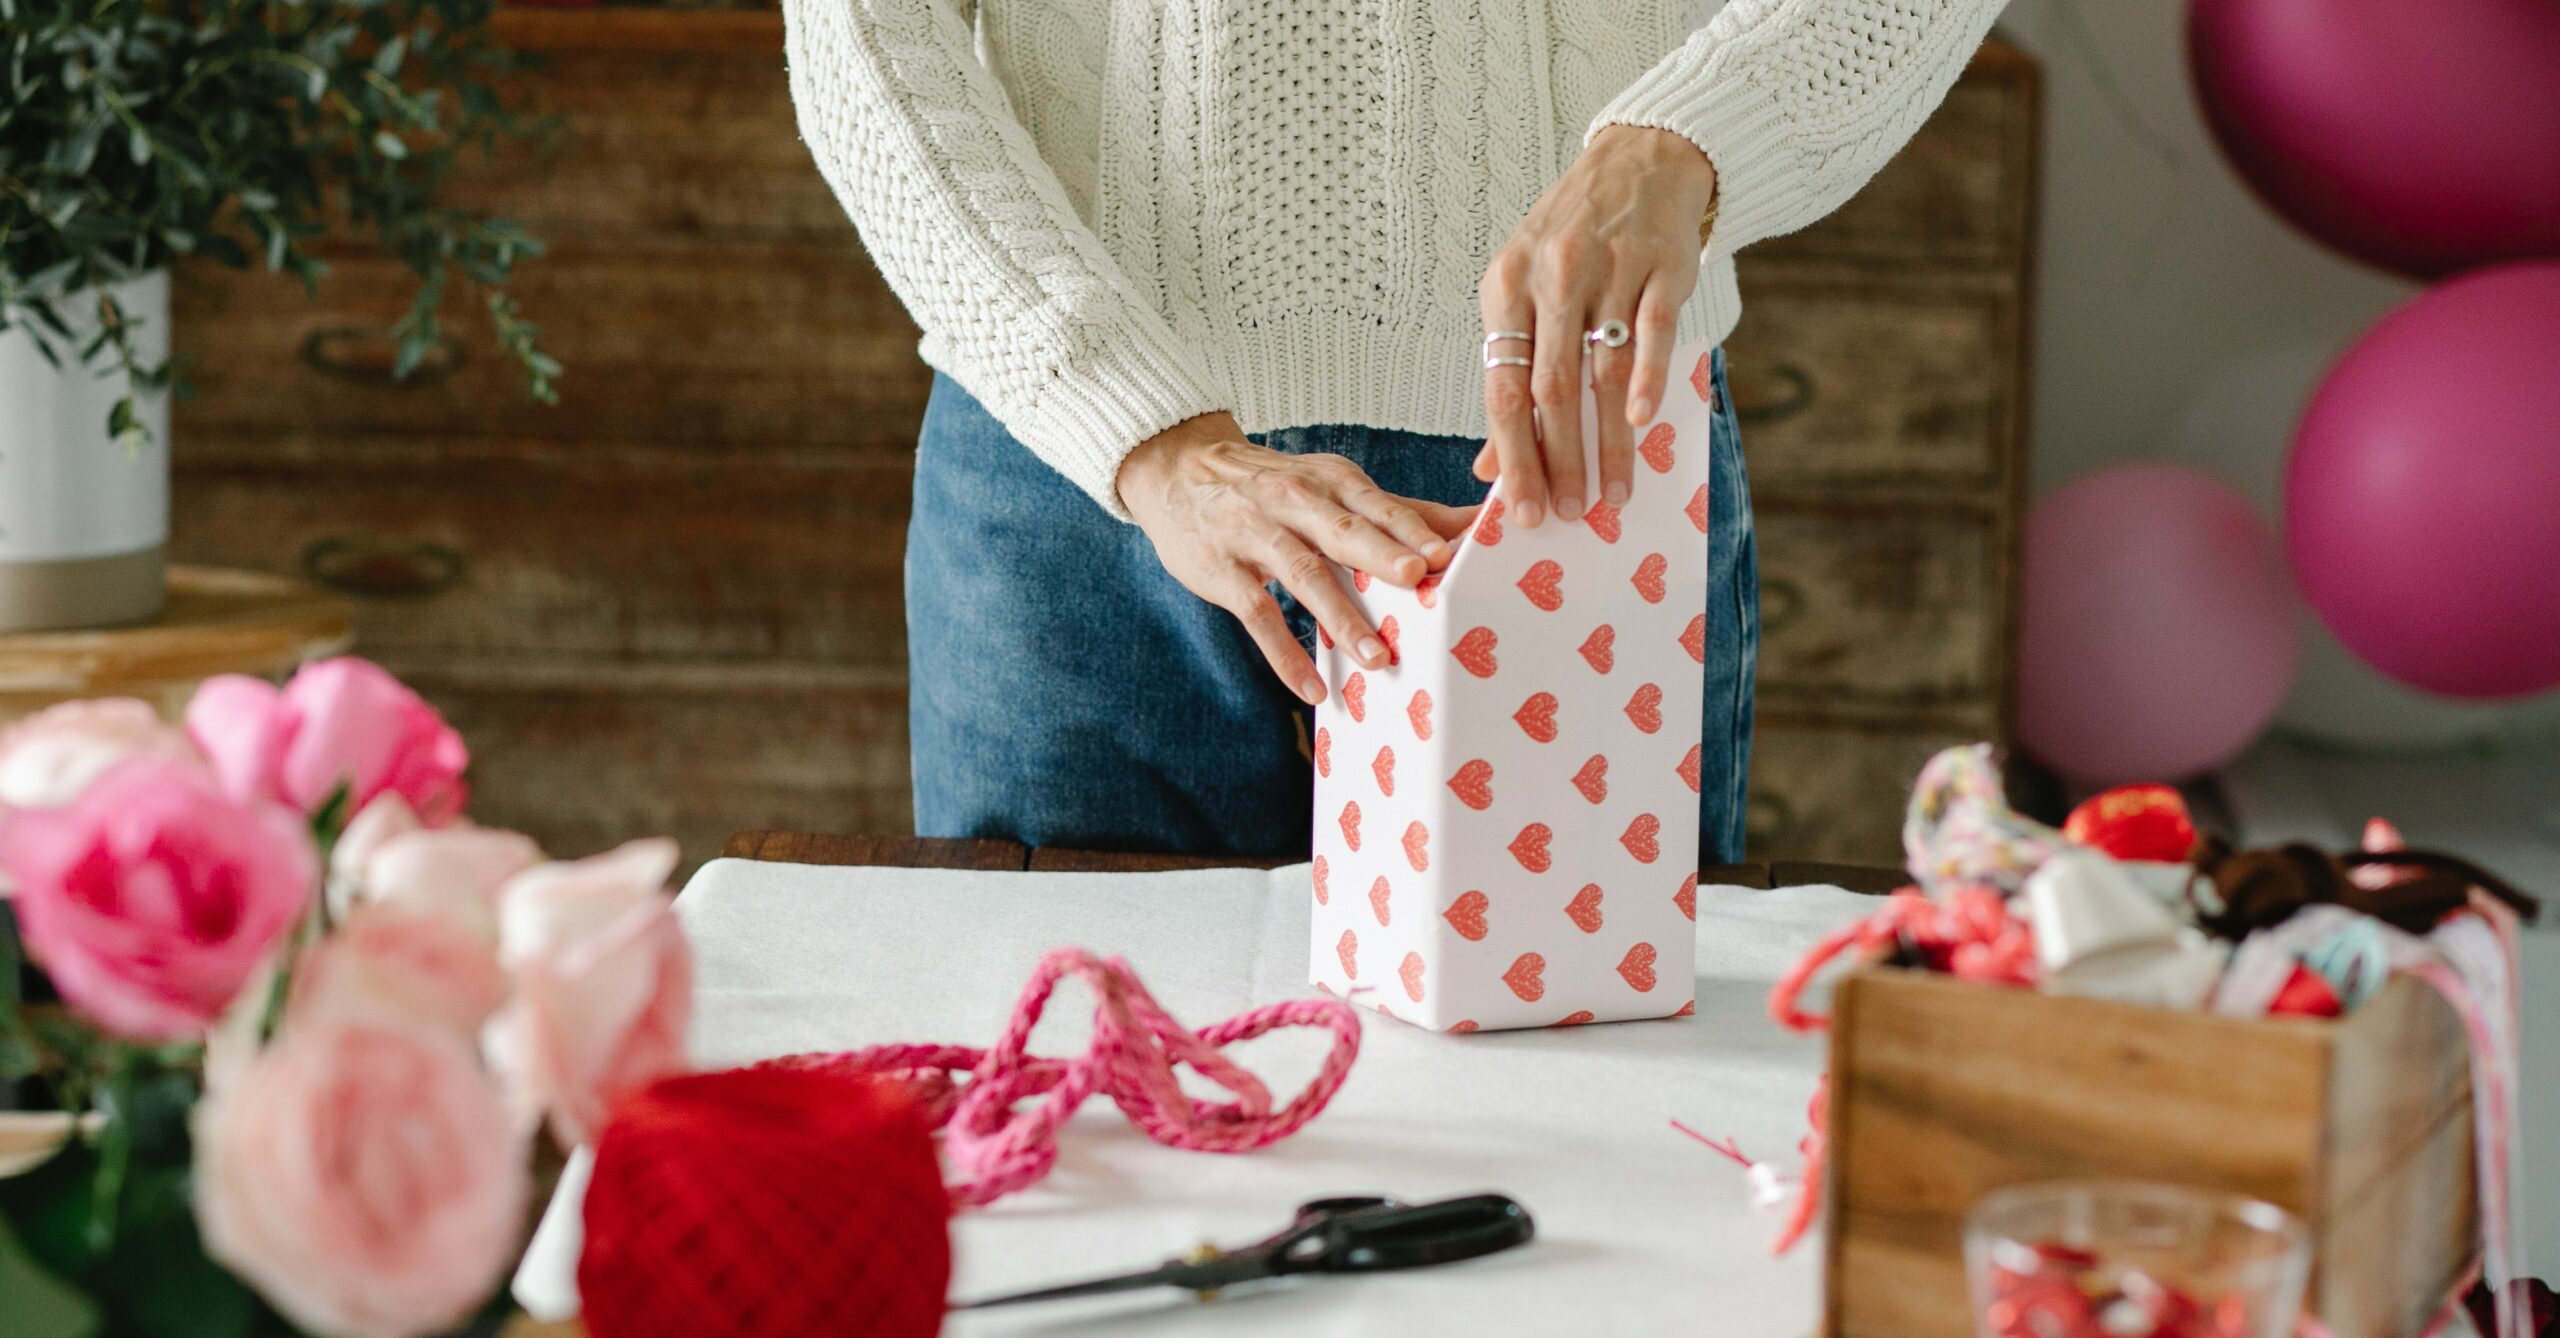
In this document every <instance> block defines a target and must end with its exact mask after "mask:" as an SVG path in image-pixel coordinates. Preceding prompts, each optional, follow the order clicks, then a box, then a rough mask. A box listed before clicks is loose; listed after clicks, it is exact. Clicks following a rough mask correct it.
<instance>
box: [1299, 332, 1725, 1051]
mask: <svg viewBox="0 0 2560 1338" xmlns="http://www.w3.org/2000/svg"><path fill="white" fill-rule="evenodd" d="M1712 352H1713V350H1712V348H1711V346H1709V345H1706V344H1693V345H1689V346H1687V347H1684V348H1682V349H1680V350H1678V351H1677V352H1675V353H1674V354H1673V362H1672V367H1673V371H1674V379H1673V381H1672V384H1671V390H1670V393H1669V394H1668V395H1667V396H1666V397H1665V398H1666V399H1667V401H1668V402H1667V403H1666V404H1665V405H1664V407H1663V410H1662V413H1661V415H1660V417H1659V418H1658V419H1656V420H1655V421H1654V422H1652V423H1649V424H1647V425H1646V426H1645V427H1644V428H1643V429H1642V430H1641V431H1639V432H1637V433H1636V434H1635V436H1636V441H1637V443H1638V445H1637V448H1636V464H1635V480H1634V486H1633V488H1632V490H1631V495H1630V497H1629V499H1628V502H1627V504H1626V506H1625V507H1624V508H1622V509H1613V508H1608V507H1599V508H1595V509H1593V510H1592V511H1591V512H1590V514H1589V515H1588V517H1587V518H1586V519H1584V520H1582V521H1578V522H1562V521H1557V520H1553V519H1550V520H1549V521H1547V522H1546V523H1545V524H1543V525H1540V526H1539V527H1537V528H1536V529H1524V528H1521V527H1520V526H1519V525H1517V524H1516V523H1512V522H1511V521H1510V520H1509V519H1508V517H1507V515H1506V512H1507V510H1508V506H1509V496H1508V492H1509V486H1510V483H1509V480H1507V479H1506V480H1504V481H1503V482H1502V483H1499V484H1497V485H1496V486H1495V488H1494V490H1493V492H1492V494H1491V496H1490V497H1489V498H1488V499H1487V500H1486V503H1485V506H1484V509H1483V511H1482V513H1481V514H1480V516H1479V517H1478V519H1477V522H1476V524H1475V527H1474V528H1473V529H1472V530H1471V531H1470V532H1469V533H1468V535H1467V536H1466V537H1465V538H1464V539H1463V540H1462V541H1460V543H1459V544H1458V551H1457V554H1456V556H1455V557H1454V558H1453V559H1452V560H1451V561H1450V563H1449V565H1448V567H1447V568H1446V570H1444V571H1443V572H1441V573H1439V574H1438V576H1437V577H1435V578H1432V579H1427V580H1425V581H1424V582H1423V583H1422V585H1421V586H1420V588H1418V589H1415V590H1405V589H1401V588H1398V587H1395V586H1391V585H1389V584H1387V583H1386V582H1384V581H1378V580H1373V579H1371V578H1369V577H1367V576H1365V575H1361V574H1358V573H1344V577H1345V580H1346V581H1347V582H1348V583H1349V584H1350V585H1351V586H1352V587H1353V589H1354V591H1355V597H1356V598H1357V600H1358V601H1359V603H1360V606H1361V608H1362V610H1363V611H1364V612H1365V613H1366V614H1367V615H1368V618H1369V620H1370V623H1371V625H1372V626H1375V627H1376V628H1377V629H1378V631H1379V633H1380V635H1381V636H1382V637H1383V638H1384V639H1385V640H1386V642H1387V643H1388V645H1389V646H1390V647H1391V648H1392V650H1393V661H1392V663H1390V664H1388V665H1386V666H1384V667H1382V668H1376V669H1369V668H1364V667H1362V666H1361V665H1360V663H1359V662H1358V661H1356V660H1354V659H1352V658H1351V657H1350V656H1349V655H1348V654H1347V653H1345V651H1344V649H1343V648H1341V647H1335V646H1331V645H1327V646H1326V647H1325V648H1324V653H1323V654H1322V655H1321V656H1320V659H1321V660H1322V668H1323V672H1324V676H1325V686H1326V688H1327V696H1326V699H1325V701H1324V703H1323V705H1321V706H1320V707H1318V708H1317V710H1316V713H1315V732H1314V735H1313V738H1312V751H1313V755H1314V761H1315V768H1316V782H1315V836H1314V841H1313V852H1314V897H1315V907H1314V915H1313V919H1312V924H1313V937H1312V940H1311V951H1312V957H1313V968H1312V974H1313V978H1314V981H1315V983H1316V984H1317V985H1318V986H1319V987H1321V988H1324V989H1327V990H1331V991H1332V992H1334V993H1336V994H1343V995H1349V994H1352V993H1353V992H1355V991H1357V992H1358V993H1359V997H1360V999H1361V1002H1363V1003H1369V1004H1373V1005H1375V1006H1376V1007H1377V1008H1378V1009H1380V1010H1381V1011H1383V1012H1385V1013H1387V1014H1389V1015H1390V1016H1393V1017H1397V1018H1400V1019H1403V1020H1405V1021H1408V1022H1412V1023H1416V1024H1418V1025H1421V1026H1424V1027H1429V1028H1432V1029H1433V1030H1438V1031H1475V1030H1488V1031H1489V1030H1495V1029H1499V1028H1508V1027H1542V1026H1554V1025H1559V1024H1573V1023H1582V1022H1605V1021H1611V1020H1616V1019H1624V1018H1641V1017H1662V1016H1666V1015H1671V1014H1679V1013H1686V1012H1689V1011H1691V1006H1692V994H1693V990H1694V982H1693V980H1692V977H1691V957H1692V943H1693V939H1694V936H1695V932H1696V931H1695V926H1694V920H1695V915H1696V894H1697V848H1698V787H1699V783H1700V776H1699V765H1700V759H1699V746H1698V743H1699V722H1700V718H1701V714H1702V702H1701V696H1702V694H1703V692H1704V690H1705V686H1704V673H1705V671H1704V667H1703V666H1704V662H1705V656H1706V618H1707V609H1706V585H1707V569H1706V568H1707V545H1706V527H1707V455H1708V440H1709V432H1710V428H1711V424H1712V420H1713V416H1714V414H1715V412H1716V408H1715V402H1714V401H1715V386H1714V377H1713V365H1712V362H1711V361H1710V359H1711V357H1712ZM1596 417H1597V415H1596V410H1595V408H1594V406H1593V404H1592V402H1591V399H1590V396H1589V395H1588V393H1587V392H1586V395H1585V402H1584V406H1583V441H1584V443H1585V455H1586V460H1585V464H1586V468H1590V469H1592V470H1594V471H1595V472H1594V474H1593V477H1597V474H1596V469H1597V464H1596V460H1594V459H1592V458H1591V457H1592V456H1593V455H1594V454H1595V447H1594V445H1593V443H1596V441H1597V439H1598V436H1597V432H1596V430H1595V429H1596Z"/></svg>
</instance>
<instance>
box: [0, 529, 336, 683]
mask: <svg viewBox="0 0 2560 1338" xmlns="http://www.w3.org/2000/svg"><path fill="white" fill-rule="evenodd" d="M354 641H355V614H354V611H353V610H352V609H351V608H349V607H348V605H347V604H346V602H345V601H343V600H340V599H337V598H335V597H333V596H330V595H325V594H322V593H321V592H320V591H318V590H316V589H313V588H312V587H311V586H308V585H305V584H303V583H302V582H300V581H295V580H289V579H287V578H285V577H281V576H268V575H263V574H261V573H258V572H249V571H229V570H225V569H222V568H217V567H171V568H170V569H169V604H168V607H167V608H165V609H163V610H162V611H161V614H160V616H159V617H158V618H156V619H153V620H152V621H150V622H147V623H143V624H140V625H138V626H133V627H113V628H105V629H101V630H98V631H93V632H29V633H24V634H21V635H16V636H0V722H6V721H10V720H15V719H17V718H19V717H21V716H25V715H29V714H32V713H34V712H36V711H38V710H41V709H43V708H44V707H47V706H51V705H53V704H54V703H55V702H63V701H70V700H73V699H75V698H80V697H140V698H141V699H143V700H144V701H147V702H150V703H151V704H152V705H153V706H155V707H157V708H158V709H159V711H160V713H161V714H163V715H166V716H170V717H172V718H175V716H176V715H177V714H178V712H179V711H181V710H183V709H184V708H185V706H186V703H187V697H188V695H189V694H191V693H193V692H194V691H195V688H196V684H198V683H201V682H203V681H204V680H206V679H208V678H211V677H213V676H214V675H215V674H257V675H262V676H263V675H274V674H281V673H285V672H288V671H290V670H292V669H293V668H294V667H296V666H298V665H300V664H302V663H303V662H304V661H307V660H314V659H319V658H321V657H323V656H327V655H335V654H337V653H338V652H340V651H343V650H345V649H346V648H347V647H348V646H349V645H351V644H353V643H354Z"/></svg>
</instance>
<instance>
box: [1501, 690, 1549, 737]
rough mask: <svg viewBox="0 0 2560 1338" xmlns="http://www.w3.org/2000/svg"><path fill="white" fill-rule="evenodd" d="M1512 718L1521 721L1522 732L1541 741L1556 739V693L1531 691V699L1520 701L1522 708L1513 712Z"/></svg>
mask: <svg viewBox="0 0 2560 1338" xmlns="http://www.w3.org/2000/svg"><path fill="white" fill-rule="evenodd" d="M1511 718H1512V719H1514V720H1517V721H1519V722H1520V730H1521V732H1522V733H1524V734H1527V735H1528V736H1529V737H1530V738H1533V739H1536V740H1537V741H1538V742H1540V743H1553V742H1555V741H1556V695H1555V694H1554V693H1552V692H1533V693H1530V694H1529V700H1527V701H1525V702H1522V703H1520V709H1519V710H1517V711H1514V712H1512V713H1511Z"/></svg>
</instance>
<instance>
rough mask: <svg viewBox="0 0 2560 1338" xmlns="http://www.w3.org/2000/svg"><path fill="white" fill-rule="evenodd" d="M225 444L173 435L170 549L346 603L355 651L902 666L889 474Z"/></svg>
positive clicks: (902, 533)
mask: <svg viewBox="0 0 2560 1338" xmlns="http://www.w3.org/2000/svg"><path fill="white" fill-rule="evenodd" d="M227 444H228V443H227V439H223V438H213V439H208V438H205V437H202V436H196V437H190V438H185V439H182V441H181V444H180V449H179V451H178V472H177V489H176V493H175V500H176V504H177V505H176V515H175V517H174V523H173V526H172V531H173V533H172V549H171V551H172V554H173V556H175V557H176V558H177V559H178V560H181V561H187V562H204V563H216V564H221V565H226V566H238V567H249V568H255V569H258V570H264V571H277V572H288V573H295V574H299V575H303V576H308V577H310V578H311V579H313V580H315V581H317V582H319V583H320V584H321V585H323V586H325V587H327V588H329V589H331V590H334V591H337V592H339V593H341V594H345V595H348V596H351V597H353V598H354V599H355V601H356V606H357V625H358V634H357V638H358V645H359V646H360V647H362V649H363V650H364V652H365V653H367V654H382V655H395V654H418V653H427V652H435V653H469V654H473V655H488V656H524V657H552V658H561V657H578V656H583V657H592V658H594V659H596V660H598V661H629V660H635V659H672V660H725V661H755V660H767V659H775V658H780V659H788V660H799V661H807V662H814V663H825V664H837V665H862V666H871V667H876V668H881V669H902V668H903V666H904V664H905V658H906V651H905V644H906V626H905V621H904V616H903V614H902V611H901V610H902V607H903V605H902V601H901V598H900V581H901V577H900V572H901V565H902V560H903V559H902V554H903V552H904V549H905V543H906V515H907V507H908V495H909V494H908V482H907V477H906V475H905V474H904V473H903V472H901V471H894V470H888V469H862V468H848V467H841V466H826V467H819V466H811V467H804V468H789V469H776V468H768V469H741V468H732V467H728V466H724V465H721V464H719V463H717V462H700V461H688V460H686V459H684V458H682V457H671V456H659V457H656V458H651V459H640V460H634V459H629V458H623V459H618V460H617V459H616V458H614V457H615V455H617V454H623V455H627V453H615V452H607V451H605V450H602V449H598V450H595V451H592V452H586V451H577V450H565V449H559V448H544V449H542V450H540V451H538V452H520V451H513V450H508V449H505V448H503V447H501V448H499V449H493V450H488V451H470V450H460V449H455V448H452V447H440V446H436V445H432V444H430V445H427V446H423V447H421V448H418V449H417V450H415V451H413V452H409V453H399V452H395V451H394V450H393V449H392V448H389V447H383V448H381V449H377V450H372V451H350V452H346V453H344V454H343V455H341V456H338V457H336V458H327V457H324V458H318V459H312V460H307V461H287V462H277V463H260V462H257V461H256V460H255V459H254V458H253V459H251V460H249V461H246V462H244V461H242V460H241V459H239V458H237V456H235V455H233V454H232V453H230V452H228V451H226V450H225V449H224V448H225V446H226V445H227ZM601 755H602V754H600V756H601Z"/></svg>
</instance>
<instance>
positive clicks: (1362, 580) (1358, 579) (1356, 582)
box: [1351, 567, 1369, 595]
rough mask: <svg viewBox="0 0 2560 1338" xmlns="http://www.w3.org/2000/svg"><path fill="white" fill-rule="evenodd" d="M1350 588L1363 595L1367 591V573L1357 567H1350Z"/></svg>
mask: <svg viewBox="0 0 2560 1338" xmlns="http://www.w3.org/2000/svg"><path fill="white" fill-rule="evenodd" d="M1351 588H1352V589H1354V590H1357V591H1359V592H1360V593H1361V594H1364V595H1365V594H1367V593H1369V573H1367V572H1365V571H1362V570H1360V569H1359V568H1358V567H1354V568H1352V569H1351Z"/></svg>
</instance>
